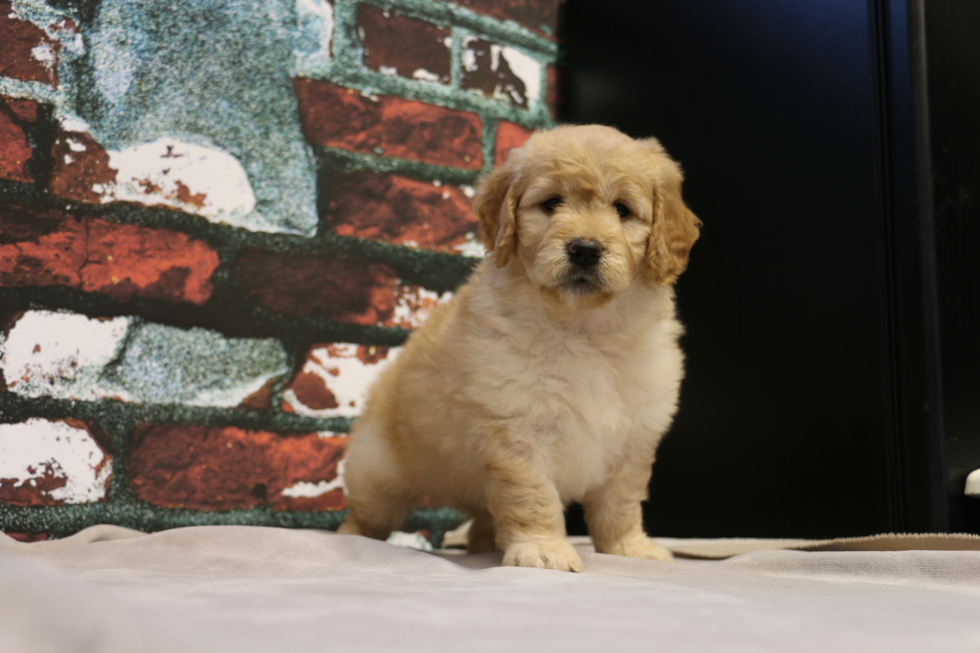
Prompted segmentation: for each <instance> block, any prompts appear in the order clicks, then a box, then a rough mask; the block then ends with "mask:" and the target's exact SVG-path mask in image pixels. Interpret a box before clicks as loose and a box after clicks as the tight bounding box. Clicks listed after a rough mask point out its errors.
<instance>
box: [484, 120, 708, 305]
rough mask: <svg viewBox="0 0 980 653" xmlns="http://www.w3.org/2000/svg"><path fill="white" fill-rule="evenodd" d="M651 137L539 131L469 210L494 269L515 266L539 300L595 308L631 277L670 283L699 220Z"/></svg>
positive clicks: (676, 172) (577, 129)
mask: <svg viewBox="0 0 980 653" xmlns="http://www.w3.org/2000/svg"><path fill="white" fill-rule="evenodd" d="M680 185H681V173H680V169H679V168H678V167H677V164H675V163H674V162H673V161H672V160H671V159H670V158H669V157H668V156H667V154H666V153H665V152H664V151H663V148H661V147H660V144H659V143H657V142H656V141H655V140H652V139H651V140H648V141H634V140H633V139H631V138H629V137H627V136H625V135H624V134H622V133H620V132H618V131H616V130H615V129H612V128H609V127H600V126H566V127H559V128H557V129H555V130H552V131H550V132H539V133H537V134H535V135H534V136H532V137H531V139H530V140H528V142H527V143H526V144H525V145H524V146H523V147H522V148H520V149H519V150H515V151H513V152H511V155H510V157H509V158H508V159H507V161H506V163H505V164H504V165H502V166H501V167H499V168H498V169H497V170H495V171H494V172H493V173H492V174H491V175H490V176H489V177H488V178H487V179H486V180H485V181H484V182H483V184H481V186H480V189H479V192H478V194H477V198H476V201H475V209H476V212H477V215H479V217H480V220H481V223H482V224H483V227H484V230H485V232H486V245H487V249H488V250H491V251H493V252H495V256H496V262H497V265H498V267H503V266H505V265H507V264H508V262H510V261H511V260H515V261H516V262H517V263H518V264H519V265H521V266H522V267H523V268H524V271H525V272H526V274H527V277H528V278H529V279H530V281H531V282H532V283H533V284H534V285H536V286H537V287H538V288H539V289H540V290H541V291H542V292H543V293H544V294H546V295H549V296H551V297H553V298H554V299H556V300H558V301H559V302H561V303H563V304H565V305H568V306H572V307H578V308H589V307H594V306H599V305H602V304H604V303H606V302H608V301H609V300H610V299H612V298H614V297H616V296H617V295H620V294H622V293H623V292H625V291H626V290H628V289H629V288H630V286H631V285H632V284H633V282H634V280H635V279H637V278H638V277H640V276H641V275H651V276H652V278H653V279H654V280H656V281H657V282H658V283H660V284H663V285H666V284H670V283H673V281H674V280H675V279H676V278H677V276H678V275H679V274H680V273H681V272H683V270H684V268H685V267H686V265H687V257H688V252H689V251H690V249H691V246H692V245H693V244H694V241H695V240H696V239H697V237H698V233H699V232H698V227H699V226H700V222H699V221H698V219H697V218H696V217H695V216H694V214H693V213H691V212H690V210H688V209H687V207H686V206H685V205H684V202H683V201H682V200H681V196H680Z"/></svg>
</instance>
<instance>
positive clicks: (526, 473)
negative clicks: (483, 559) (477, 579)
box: [484, 441, 582, 571]
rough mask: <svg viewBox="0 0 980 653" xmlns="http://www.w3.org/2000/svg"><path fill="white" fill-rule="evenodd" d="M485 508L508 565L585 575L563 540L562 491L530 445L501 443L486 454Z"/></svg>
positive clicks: (579, 561)
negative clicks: (491, 518)
mask: <svg viewBox="0 0 980 653" xmlns="http://www.w3.org/2000/svg"><path fill="white" fill-rule="evenodd" d="M484 454H485V457H486V463H487V484H486V493H487V507H488V509H489V511H490V514H491V515H493V521H494V524H495V526H496V529H497V537H496V541H497V547H498V548H499V549H500V550H501V551H503V552H504V564H505V565H511V566H515V567H538V568H542V569H557V570H560V571H581V570H582V559H581V558H580V557H579V555H578V553H577V552H576V551H575V548H574V547H573V546H572V545H571V544H569V543H568V542H567V541H566V540H565V512H564V506H562V503H561V499H560V498H559V496H558V490H557V489H556V488H555V485H554V483H552V482H551V481H550V480H549V479H548V478H547V476H546V474H545V473H544V471H543V469H542V466H541V464H540V462H539V461H537V460H536V459H535V456H534V454H533V451H532V448H531V447H530V446H529V445H528V444H527V443H521V442H513V441H508V442H499V441H498V442H497V443H496V444H495V445H494V446H492V447H489V448H488V450H487V451H485V452H484Z"/></svg>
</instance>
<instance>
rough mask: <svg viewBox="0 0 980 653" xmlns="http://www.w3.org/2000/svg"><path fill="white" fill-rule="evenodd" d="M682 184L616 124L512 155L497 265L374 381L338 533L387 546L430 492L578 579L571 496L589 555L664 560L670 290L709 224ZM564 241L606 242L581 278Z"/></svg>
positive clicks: (581, 129) (486, 209)
mask: <svg viewBox="0 0 980 653" xmlns="http://www.w3.org/2000/svg"><path fill="white" fill-rule="evenodd" d="M680 184H681V172H680V169H679V168H678V167H677V165H676V164H675V163H674V162H673V161H672V160H671V159H670V158H669V157H668V156H667V155H666V153H665V152H664V151H663V148H661V147H660V145H659V143H657V142H656V141H654V140H648V141H634V140H632V139H630V138H628V137H626V136H624V135H623V134H621V133H620V132H618V131H616V130H614V129H611V128H608V127H598V126H578V127H559V128H558V129H555V130H552V131H550V132H539V133H537V134H535V135H534V136H533V137H532V138H531V139H530V140H529V141H528V142H527V143H526V144H525V145H524V147H522V148H520V149H519V150H515V151H514V152H512V153H511V155H510V157H509V158H508V160H507V162H506V163H505V164H504V165H503V166H501V167H500V168H498V169H497V170H495V171H494V172H493V173H492V174H491V175H490V176H489V177H488V178H487V179H486V180H485V181H484V182H483V184H482V185H481V186H480V188H479V192H478V195H477V198H476V201H475V210H476V211H477V214H478V215H479V216H480V218H481V222H482V223H483V226H484V229H485V231H486V240H487V246H488V249H490V250H492V253H491V254H490V255H489V256H488V257H487V259H485V260H484V261H482V262H481V264H480V265H479V266H478V267H477V268H476V270H475V271H474V273H473V275H472V277H471V278H470V280H469V282H468V283H467V284H466V285H465V286H464V287H463V288H461V289H460V291H459V292H458V293H457V295H456V296H455V297H454V298H453V299H452V301H450V302H449V303H448V304H446V305H444V306H442V307H440V308H439V309H438V310H437V311H435V312H434V313H433V315H432V316H431V317H430V318H429V319H428V321H427V322H426V323H425V324H424V325H423V326H422V327H421V328H420V329H419V330H418V331H417V332H416V333H414V334H413V335H412V337H411V338H410V339H409V341H408V343H407V344H406V346H405V349H404V351H403V352H402V353H401V354H400V355H399V356H398V358H397V359H396V360H395V361H394V363H392V365H391V366H390V367H389V368H388V369H387V370H386V371H385V372H384V373H383V374H382V375H381V376H380V378H379V379H378V380H377V381H376V383H375V385H374V386H373V387H372V389H371V393H370V396H369V400H368V403H367V406H366V410H365V412H364V415H363V416H362V417H361V418H360V419H359V420H358V421H357V423H356V425H355V428H354V430H353V433H352V434H351V443H350V447H349V451H348V454H347V462H346V466H345V477H346V483H347V487H348V499H347V500H348V504H349V506H350V514H349V515H348V517H347V519H346V521H345V522H344V524H343V526H342V527H341V529H340V532H341V533H353V534H363V535H368V536H371V537H376V538H385V537H387V536H388V534H389V533H390V532H391V530H393V529H394V528H397V527H398V526H399V525H400V524H401V521H402V519H403V518H404V515H405V512H406V510H407V509H409V508H410V507H412V506H413V505H416V504H417V503H418V502H419V501H420V500H421V499H422V498H424V497H431V498H432V499H433V500H435V501H437V502H445V503H448V504H450V505H453V506H455V507H457V508H459V509H460V510H463V511H465V512H468V513H470V514H471V515H472V516H474V518H475V523H474V525H473V527H472V528H471V533H470V546H469V549H470V550H471V551H488V550H492V549H493V548H494V546H496V548H498V549H500V550H502V551H504V563H505V564H510V565H521V566H528V567H544V568H549V569H562V570H570V571H579V570H580V569H581V568H582V562H581V559H580V558H579V556H578V554H576V552H575V551H574V549H573V548H572V547H571V546H569V545H568V544H567V543H566V541H565V537H564V536H565V524H564V517H563V510H564V507H565V506H566V505H567V504H568V503H569V502H572V501H581V502H582V504H583V505H584V507H585V511H586V521H587V523H588V525H589V531H590V534H591V535H592V538H593V540H594V542H595V545H596V549H597V550H598V551H600V552H606V553H613V554H619V555H627V556H635V557H642V558H650V559H655V560H669V559H671V556H670V553H669V552H668V551H667V550H666V549H664V548H663V547H661V546H660V545H658V544H656V543H655V542H654V541H652V540H651V539H649V538H648V537H647V536H646V535H645V534H644V532H643V528H642V515H641V508H640V503H641V502H642V501H643V500H644V499H645V498H646V491H647V484H648V481H649V478H650V472H651V466H652V464H653V459H654V452H655V450H656V447H657V444H658V443H659V441H660V439H661V437H662V436H663V434H664V433H665V432H666V431H667V429H668V428H669V426H670V424H671V421H672V419H673V416H674V413H675V412H676V410H677V398H678V389H679V386H680V382H681V378H682V377H683V355H682V353H681V350H680V348H679V347H678V344H677V340H678V337H679V336H680V335H681V332H682V327H681V325H680V324H679V322H678V321H677V320H676V319H675V317H674V291H673V286H672V283H673V281H674V280H675V279H676V277H677V275H678V274H680V273H681V272H682V271H683V269H684V267H685V266H686V264H687V256H688V252H689V251H690V248H691V246H692V245H693V244H694V240H695V239H696V238H697V235H698V227H699V226H700V222H699V221H698V220H697V218H696V217H695V216H694V214H693V213H691V212H690V211H689V210H688V209H687V207H686V206H684V203H683V201H682V200H681V198H680ZM555 197H558V198H560V203H559V204H558V205H557V208H554V210H549V208H548V206H546V202H547V201H548V200H549V199H553V198H555ZM618 204H622V205H624V206H626V207H628V209H629V216H628V217H626V218H622V217H620V215H619V214H618V212H617V205H618ZM574 239H584V240H594V241H597V242H599V243H601V245H602V248H603V254H602V259H601V262H600V264H599V265H597V266H595V269H594V270H593V271H592V272H590V273H589V274H591V276H589V274H586V273H585V272H582V269H581V268H577V267H576V266H575V265H573V264H572V263H571V262H570V261H569V257H568V256H567V252H568V244H569V242H571V241H572V240H574ZM586 277H587V278H586Z"/></svg>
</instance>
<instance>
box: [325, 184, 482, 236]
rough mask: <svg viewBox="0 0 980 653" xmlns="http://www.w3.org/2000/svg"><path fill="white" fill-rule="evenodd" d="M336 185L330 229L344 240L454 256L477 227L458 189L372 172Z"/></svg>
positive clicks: (461, 192)
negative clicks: (411, 245) (353, 238)
mask: <svg viewBox="0 0 980 653" xmlns="http://www.w3.org/2000/svg"><path fill="white" fill-rule="evenodd" d="M332 181H333V183H332V184H331V195H330V205H329V210H328V214H327V224H328V225H329V226H330V227H331V228H332V229H333V231H334V232H336V233H338V234H340V235H341V236H356V237H358V238H365V239H368V240H383V241H385V242H388V243H394V244H396V245H403V244H405V243H414V244H415V245H416V246H418V247H424V248H426V249H434V250H439V251H446V252H455V251H457V250H456V249H455V248H456V247H457V246H459V245H461V244H463V243H465V242H466V240H467V234H471V233H474V232H476V230H477V226H478V224H479V221H478V220H477V219H476V217H475V216H474V215H473V213H472V211H471V210H470V204H471V203H472V202H471V200H470V199H469V198H468V197H467V196H466V194H465V193H464V192H463V190H462V189H460V188H459V187H458V186H449V185H443V186H435V185H433V184H432V182H426V181H416V180H414V179H408V178H406V177H400V176H398V175H383V174H375V173H371V172H358V173H349V174H343V175H337V176H336V177H335V178H334V179H333V180H332Z"/></svg>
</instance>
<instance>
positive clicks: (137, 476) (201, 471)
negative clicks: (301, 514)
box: [129, 424, 347, 510]
mask: <svg viewBox="0 0 980 653" xmlns="http://www.w3.org/2000/svg"><path fill="white" fill-rule="evenodd" d="M133 442H134V444H133V453H132V455H131V457H130V462H129V476H130V486H131V487H132V488H133V490H134V491H135V492H136V496H137V498H138V499H140V500H141V501H147V502H149V503H152V504H155V505H158V506H165V507H168V508H192V509H197V510H229V509H233V508H252V507H255V506H259V505H269V506H271V507H272V508H274V509H276V510H339V509H342V508H343V507H344V498H343V493H342V491H341V490H340V489H339V488H338V489H335V490H332V491H330V492H327V493H325V494H322V495H320V496H318V497H309V498H300V497H290V496H286V495H284V494H283V491H284V490H287V489H288V488H290V487H292V486H294V485H296V484H297V483H302V482H306V483H313V484H317V483H320V482H330V481H333V480H334V479H336V478H337V471H338V470H337V466H338V463H339V462H340V460H341V459H342V458H343V456H344V452H345V451H346V449H347V438H343V437H320V436H319V435H317V434H316V433H288V434H277V433H269V432H267V431H248V430H243V429H239V428H235V427H209V426H197V425H183V424H165V425H159V426H156V425H141V426H139V427H137V429H136V432H135V434H134V441H133Z"/></svg>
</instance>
